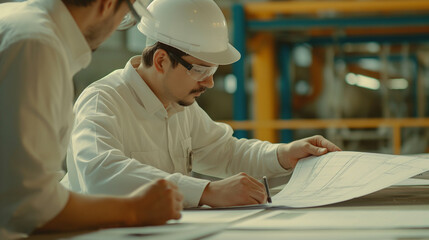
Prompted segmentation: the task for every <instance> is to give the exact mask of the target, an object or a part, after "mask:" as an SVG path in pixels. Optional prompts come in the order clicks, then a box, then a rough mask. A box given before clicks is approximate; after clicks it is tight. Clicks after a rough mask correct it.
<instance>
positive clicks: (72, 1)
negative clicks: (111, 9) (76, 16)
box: [62, 0, 126, 11]
mask: <svg viewBox="0 0 429 240" xmlns="http://www.w3.org/2000/svg"><path fill="white" fill-rule="evenodd" d="M62 1H63V3H64V4H66V5H71V6H79V7H87V6H89V5H91V4H93V3H94V2H95V1H97V0H62ZM124 1H126V0H118V1H117V2H116V5H115V11H116V10H118V9H119V6H121V3H123V2H124Z"/></svg>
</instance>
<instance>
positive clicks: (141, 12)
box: [117, 0, 153, 30]
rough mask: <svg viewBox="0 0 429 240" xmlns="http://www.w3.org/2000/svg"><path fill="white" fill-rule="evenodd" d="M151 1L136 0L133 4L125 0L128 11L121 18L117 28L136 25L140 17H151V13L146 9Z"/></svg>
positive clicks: (123, 28)
mask: <svg viewBox="0 0 429 240" xmlns="http://www.w3.org/2000/svg"><path fill="white" fill-rule="evenodd" d="M151 1H152V0H136V1H135V2H134V4H132V3H131V0H125V2H126V3H127V5H128V8H129V9H130V12H129V13H127V15H125V17H124V18H123V19H122V22H121V23H120V24H119V26H118V28H117V30H127V29H128V28H130V27H132V26H134V25H136V24H137V23H138V22H139V21H140V20H141V18H142V17H144V18H149V19H153V16H152V14H150V12H149V11H148V10H147V9H146V7H147V6H148V5H149V3H150V2H151Z"/></svg>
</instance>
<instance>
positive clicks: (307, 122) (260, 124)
mask: <svg viewBox="0 0 429 240" xmlns="http://www.w3.org/2000/svg"><path fill="white" fill-rule="evenodd" d="M224 123H226V124H228V125H230V126H231V127H232V128H233V129H240V130H259V131H261V130H271V131H274V130H283V129H291V130H292V129H327V128H379V127H389V128H392V131H393V153H394V154H400V153H401V128H404V127H429V118H397V119H392V118H391V119H385V118H365V119H363V118H361V119H317V120H313V119H296V120H295V119H294V120H271V121H224Z"/></svg>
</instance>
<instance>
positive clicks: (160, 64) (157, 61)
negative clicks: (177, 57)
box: [153, 49, 171, 73]
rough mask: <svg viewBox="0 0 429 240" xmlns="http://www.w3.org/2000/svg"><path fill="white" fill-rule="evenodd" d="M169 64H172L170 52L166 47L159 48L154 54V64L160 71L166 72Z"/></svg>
mask: <svg viewBox="0 0 429 240" xmlns="http://www.w3.org/2000/svg"><path fill="white" fill-rule="evenodd" d="M168 64H171V62H170V58H168V53H167V52H166V51H165V50H164V49H158V50H156V51H155V53H154V54H153V66H154V67H155V69H156V71H157V72H159V73H164V72H165V69H166V67H168Z"/></svg>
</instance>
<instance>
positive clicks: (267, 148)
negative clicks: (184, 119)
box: [191, 104, 291, 178]
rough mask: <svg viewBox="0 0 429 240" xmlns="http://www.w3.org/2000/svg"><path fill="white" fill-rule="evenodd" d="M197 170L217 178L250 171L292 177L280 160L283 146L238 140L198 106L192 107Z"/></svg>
mask: <svg viewBox="0 0 429 240" xmlns="http://www.w3.org/2000/svg"><path fill="white" fill-rule="evenodd" d="M191 107H192V111H191V112H192V113H193V116H192V117H191V119H193V121H192V123H191V124H192V131H191V136H192V146H193V149H194V153H195V155H194V156H195V161H194V164H193V170H194V171H196V172H198V173H202V174H206V175H210V176H215V177H221V178H224V177H228V176H231V175H233V174H236V173H238V172H246V173H248V174H250V175H251V176H253V177H255V178H261V177H262V176H264V175H266V176H279V175H286V174H290V173H291V171H287V170H285V169H283V168H282V167H281V165H280V163H279V161H278V159H277V148H278V146H279V144H272V143H270V142H267V141H260V140H257V139H244V138H243V139H237V138H235V137H233V136H232V134H233V130H232V128H231V127H230V126H229V125H227V124H224V123H218V122H214V121H213V120H212V119H211V118H210V117H209V116H208V115H207V113H206V112H205V111H204V110H202V109H201V108H200V107H199V106H198V105H197V104H193V105H192V106H191Z"/></svg>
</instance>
